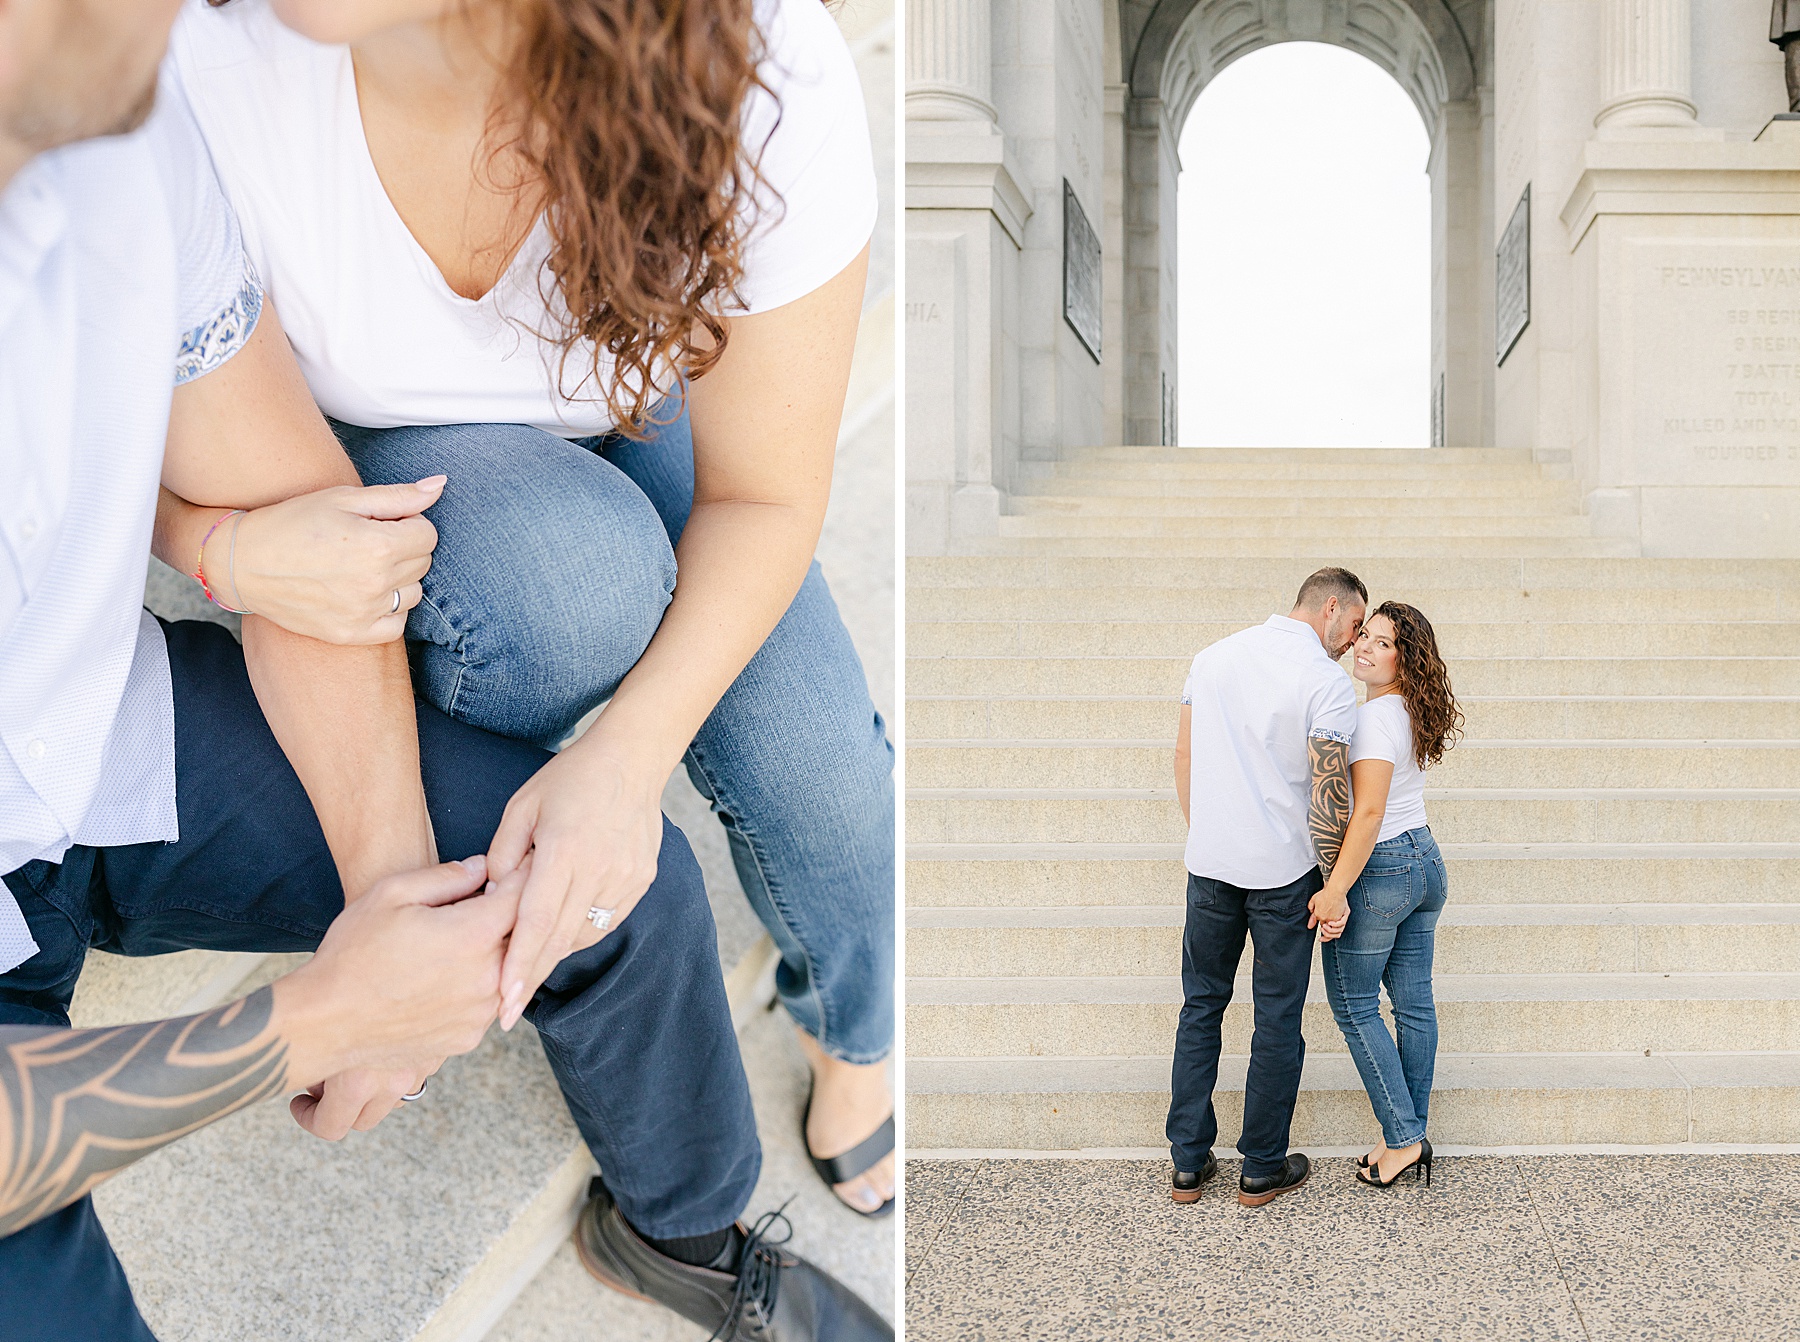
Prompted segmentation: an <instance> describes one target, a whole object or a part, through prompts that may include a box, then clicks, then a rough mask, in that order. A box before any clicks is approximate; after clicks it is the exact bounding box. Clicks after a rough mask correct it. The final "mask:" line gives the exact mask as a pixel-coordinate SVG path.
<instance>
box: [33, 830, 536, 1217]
mask: <svg viewBox="0 0 1800 1342" xmlns="http://www.w3.org/2000/svg"><path fill="white" fill-rule="evenodd" d="M486 880H487V863H486V861H485V860H484V859H482V858H480V857H474V858H470V859H468V860H466V861H463V862H448V863H445V864H444V865H442V866H437V867H427V868H425V869H424V870H422V871H415V872H408V873H407V874H405V875H403V876H396V877H393V878H390V879H388V880H385V881H383V882H381V883H380V884H379V885H378V886H377V887H376V888H375V889H374V890H373V891H371V892H370V893H369V895H368V896H367V897H366V898H363V899H359V900H357V901H356V903H355V905H354V906H353V907H352V908H350V909H347V910H346V911H345V912H344V913H342V914H339V915H338V917H337V919H336V920H335V921H334V922H333V923H332V925H331V926H330V927H329V928H328V929H327V930H326V933H325V937H324V940H323V941H322V942H321V944H320V946H319V952H318V954H317V955H315V956H314V957H313V958H312V959H311V960H309V961H308V962H307V963H306V964H304V965H302V966H301V967H300V968H299V969H296V970H295V971H293V972H292V973H291V974H289V975H287V976H286V977H285V978H282V979H280V980H278V981H277V982H276V983H274V984H272V985H271V986H270V987H267V988H263V989H260V990H258V991H257V992H254V993H252V994H250V996H248V997H246V998H243V999H242V1000H241V1001H237V1002H233V1003H231V1004H230V1005H229V1006H222V1007H219V1008H217V1009H216V1010H213V1011H206V1012H202V1013H201V1014H199V1015H197V1016H184V1017H181V1018H179V1019H176V1020H159V1021H149V1022H145V1023H142V1024H137V1025H115V1026H107V1027H104V1028H101V1029H87V1030H65V1029H55V1028H50V1027H45V1026H16V1025H9V1026H0V1238H3V1237H5V1236H7V1235H10V1234H12V1233H13V1232H14V1231H15V1230H19V1229H21V1228H23V1227H24V1226H27V1225H29V1224H31V1223H32V1222H33V1221H35V1220H38V1219H39V1218H41V1217H44V1216H48V1215H50V1213H52V1212H54V1211H57V1210H58V1209H60V1208H62V1207H66V1206H68V1205H69V1204H70V1203H71V1202H74V1201H75V1200H76V1199H78V1198H80V1197H83V1196H85V1195H86V1194H87V1193H88V1192H89V1190H91V1189H92V1188H93V1187H94V1186H95V1185H96V1184H99V1183H101V1182H102V1181H103V1180H106V1179H108V1178H110V1177H111V1176H113V1175H114V1174H117V1173H118V1172H119V1171H120V1170H122V1169H124V1168H125V1167H126V1166H128V1165H130V1164H132V1163H133V1162H135V1161H138V1160H141V1159H143V1158H144V1157H145V1156H147V1155H149V1154H150V1153H151V1152H153V1151H156V1150H159V1149H161V1148H162V1147H164V1146H167V1145H168V1144H169V1143H170V1142H173V1141H177V1140H179V1139H180V1138H182V1137H185V1136H187V1135H188V1134H189V1133H191V1132H196V1131H198V1130H199V1129H201V1128H203V1127H205V1126H206V1125H207V1124H209V1123H213V1122H216V1121H217V1120H219V1119H221V1118H224V1117H225V1116H226V1115H228V1114H232V1113H236V1112H237V1111H238V1110H239V1109H242V1108H245V1107H246V1106H248V1105H252V1104H255V1103H256V1102H257V1101H258V1100H261V1099H264V1098H265V1097H267V1096H270V1095H274V1094H277V1093H279V1092H281V1091H283V1090H299V1089H304V1088H306V1087H308V1086H312V1085H315V1084H317V1083H318V1082H320V1081H323V1080H325V1079H326V1078H327V1077H330V1076H332V1075H334V1074H336V1073H338V1072H340V1071H342V1070H343V1069H345V1068H347V1067H352V1066H391V1065H393V1064H394V1063H395V1062H396V1061H397V1060H398V1059H400V1058H402V1057H406V1056H410V1055H411V1054H412V1053H413V1052H416V1051H424V1052H426V1053H430V1054H433V1055H435V1056H443V1055H446V1054H453V1053H466V1052H468V1051H469V1050H470V1049H472V1048H474V1047H475V1046H476V1045H477V1044H478V1043H480V1042H481V1037H482V1035H483V1034H485V1033H486V1031H487V1027H488V1025H489V1024H490V1023H492V1021H493V1019H494V1014H495V1012H496V1011H497V1010H498V1009H499V1005H500V955H501V952H502V950H503V948H504V946H505V937H506V934H507V932H508V930H509V929H510V928H511V927H512V921H513V918H514V916H515V914H516V913H517V910H518V900H519V890H520V888H521V887H522V886H523V885H524V877H523V876H522V875H515V876H514V877H512V878H511V879H510V880H508V881H503V882H501V883H500V884H499V885H498V886H497V887H496V888H494V889H492V890H489V891H486V892H485V893H478V892H481V891H482V888H483V885H484V884H485V882H486ZM310 1102H311V1101H310V1099H309V1097H305V1096H303V1097H301V1098H300V1100H297V1101H296V1103H310ZM333 1135H336V1136H342V1135H343V1133H342V1131H337V1132H335V1133H334V1134H333Z"/></svg>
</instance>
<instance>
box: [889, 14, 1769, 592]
mask: <svg viewBox="0 0 1800 1342" xmlns="http://www.w3.org/2000/svg"><path fill="white" fill-rule="evenodd" d="M907 25H908V30H907V31H908V40H907V69H906V76H907V90H906V109H907V119H906V154H907V170H906V171H907V176H906V190H907V199H906V206H907V225H906V226H907V266H908V271H907V292H906V295H905V302H906V318H907V321H906V330H907V369H908V373H907V384H908V387H907V425H908V431H907V440H908V441H907V462H908V469H907V474H908V484H907V502H908V514H907V536H908V546H909V548H910V549H911V550H913V551H914V552H916V553H944V552H953V551H955V550H957V549H958V548H963V547H964V543H965V542H966V541H968V540H969V539H970V538H975V537H980V536H983V535H988V534H991V533H993V531H994V530H995V529H996V525H997V519H998V517H999V516H1000V515H1001V514H1002V513H1003V512H1004V511H1005V510H1006V508H1007V496H1008V492H1009V490H1010V489H1012V488H1013V487H1014V486H1015V485H1016V483H1017V482H1018V481H1019V480H1021V479H1022V478H1025V477H1027V476H1030V475H1031V474H1032V473H1033V472H1034V471H1035V470H1040V469H1041V467H1040V466H1038V465H1036V464H1037V463H1044V462H1048V461H1053V460H1056V459H1058V458H1059V457H1061V456H1062V455H1064V454H1065V453H1066V452H1067V451H1069V450H1071V449H1074V448H1077V447H1083V446H1092V445H1105V444H1136V445H1148V444H1158V443H1175V442H1177V441H1178V440H1179V435H1178V427H1179V417H1180V416H1179V411H1180V407H1179V406H1178V405H1177V404H1176V403H1175V387H1176V385H1177V378H1176V372H1175V370H1176V358H1177V353H1178V331H1177V328H1176V307H1175V294H1176V286H1175V272H1176V255H1175V237H1176V230H1175V200H1176V181H1177V178H1178V175H1179V173H1180V170H1181V165H1180V161H1179V158H1178V155H1177V152H1176V147H1177V144H1178V143H1179V140H1180V135H1181V129H1182V125H1183V123H1184V121H1185V119H1186V117H1187V114H1188V112H1189V110H1190V109H1191V108H1192V106H1193V104H1194V101H1195V99H1196V98H1197V97H1198V96H1199V94H1200V93H1201V91H1202V90H1204V88H1205V87H1206V85H1207V83H1208V82H1209V81H1210V80H1211V79H1212V78H1213V77H1214V76H1215V75H1217V74H1218V73H1219V72H1220V71H1221V70H1223V69H1224V68H1225V67H1226V66H1228V65H1229V64H1230V63H1231V62H1232V61H1234V60H1236V59H1238V58H1239V57H1241V56H1243V55H1245V54H1247V53H1249V52H1251V51H1255V50H1258V49H1259V48H1262V47H1265V46H1270V45H1273V44H1276V43H1280V42H1288V41H1315V42H1328V43H1333V44H1336V45H1339V46H1343V47H1347V48H1349V49H1351V50H1353V51H1356V52H1359V53H1360V54H1362V55H1364V56H1366V57H1368V58H1369V59H1370V60H1372V61H1374V62H1375V63H1376V64H1377V65H1379V66H1380V67H1381V68H1382V69H1384V70H1386V71H1387V72H1388V73H1389V74H1390V75H1392V76H1393V77H1394V79H1395V80H1397V81H1398V82H1399V83H1400V85H1401V86H1402V87H1403V88H1404V89H1405V90H1406V92H1407V94H1408V95H1409V96H1410V97H1411V99H1412V101H1413V104H1414V105H1415V106H1416V107H1417V108H1418V110H1419V115H1420V117H1421V118H1422V119H1423V121H1424V124H1425V126H1426V128H1427V129H1428V131H1429V133H1430V137H1431V153H1430V160H1429V164H1428V170H1429V173H1430V178H1431V200H1432V232H1431V237H1432V244H1431V245H1432V289H1431V304H1432V311H1431V330H1432V345H1431V383H1430V386H1429V387H1427V388H1421V390H1420V394H1421V395H1426V396H1429V397H1430V398H1431V402H1432V412H1433V413H1432V424H1433V436H1434V439H1435V444H1434V445H1444V446H1451V447H1486V446H1497V447H1512V448H1528V449H1530V450H1532V451H1533V452H1534V453H1535V454H1536V455H1537V456H1538V458H1539V459H1540V460H1541V461H1544V462H1546V463H1567V469H1568V470H1569V471H1571V472H1572V473H1573V474H1574V476H1575V478H1576V479H1578V480H1579V481H1580V483H1581V485H1582V489H1583V497H1584V499H1585V501H1586V502H1585V506H1586V509H1587V512H1588V514H1589V516H1590V517H1591V519H1592V522H1593V527H1594V530H1595V532H1596V534H1598V535H1600V536H1604V537H1610V538H1616V539H1622V540H1627V541H1630V542H1633V543H1634V544H1635V545H1636V546H1638V547H1639V548H1640V550H1641V552H1642V553H1643V554H1646V555H1661V556H1733V555H1745V556H1751V555H1760V556H1784V557H1796V556H1800V120H1795V119H1783V118H1782V116H1781V115H1780V114H1783V113H1784V112H1785V109H1786V107H1787V105H1788V99H1787V94H1786V90H1785V87H1784V83H1783V59H1782V54H1781V53H1780V52H1779V51H1778V50H1777V49H1776V48H1775V47H1774V46H1773V45H1771V44H1770V42H1769V40H1768V33H1769V3H1768V0H908V3H907ZM1081 219H1085V220H1086V221H1087V223H1088V225H1089V227H1090V228H1091V232H1092V235H1093V237H1095V238H1097V240H1098V256H1097V257H1094V256H1093V255H1092V254H1091V249H1090V250H1087V251H1083V252H1082V254H1080V255H1074V254H1072V252H1071V242H1070V239H1071V238H1075V239H1078V240H1079V239H1081V238H1083V237H1085V236H1086V235H1085V234H1083V233H1082V230H1081V228H1080V220H1081ZM1084 304H1085V305H1091V306H1093V307H1096V308H1097V309H1098V322H1097V330H1091V329H1090V330H1088V331H1086V332H1085V334H1084V332H1083V331H1082V330H1080V329H1078V327H1079V326H1081V325H1082V324H1083V323H1082V321H1081V319H1080V317H1079V311H1078V310H1079V309H1080V308H1082V307H1083V305H1084ZM1065 310H1076V319H1075V320H1073V321H1072V320H1070V319H1067V318H1066V317H1065ZM1089 325H1094V323H1089ZM1096 345H1097V348H1095V346H1096ZM1291 371H1292V373H1293V375H1294V377H1295V378H1296V379H1297V380H1301V381H1303V380H1304V378H1305V370H1304V369H1303V368H1296V369H1293V370H1291ZM1296 446H1302V445H1301V444H1296ZM1422 446H1423V445H1422Z"/></svg>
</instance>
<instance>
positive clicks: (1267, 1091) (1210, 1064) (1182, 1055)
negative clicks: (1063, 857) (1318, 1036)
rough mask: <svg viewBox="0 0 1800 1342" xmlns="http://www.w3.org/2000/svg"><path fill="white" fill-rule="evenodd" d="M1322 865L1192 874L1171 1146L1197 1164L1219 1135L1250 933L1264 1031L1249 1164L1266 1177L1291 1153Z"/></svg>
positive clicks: (1249, 1096)
mask: <svg viewBox="0 0 1800 1342" xmlns="http://www.w3.org/2000/svg"><path fill="white" fill-rule="evenodd" d="M1324 883H1325V882H1324V878H1323V877H1322V876H1320V875H1319V869H1318V868H1317V867H1313V868H1311V869H1310V870H1308V871H1307V873H1306V875H1304V876H1302V877H1301V878H1300V879H1299V880H1297V881H1295V882H1294V883H1293V884H1291V885H1284V886H1281V887H1279V888H1278V889H1274V890H1245V889H1241V888H1239V887H1238V886H1235V885H1227V884H1225V882H1223V881H1214V880H1209V879H1207V878H1206V877H1204V876H1195V875H1194V874H1193V873H1191V872H1190V873H1189V874H1188V889H1187V930H1186V932H1185V933H1184V934H1183V936H1182V941H1181V987H1182V993H1183V1001H1182V1004H1181V1023H1180V1025H1179V1026H1177V1028H1176V1032H1175V1068H1174V1074H1173V1076H1172V1077H1171V1079H1170V1088H1171V1091H1172V1098H1171V1100H1170V1103H1169V1126H1168V1137H1169V1154H1170V1155H1171V1156H1172V1157H1173V1158H1174V1161H1175V1168H1176V1169H1178V1170H1187V1171H1189V1172H1192V1171H1195V1170H1198V1169H1199V1168H1200V1167H1201V1166H1202V1165H1203V1164H1205V1163H1206V1153H1207V1152H1208V1151H1210V1150H1212V1145H1213V1142H1214V1141H1215V1140H1217V1138H1218V1136H1219V1120H1218V1116H1217V1115H1216V1114H1215V1113H1214V1112H1213V1098H1212V1097H1213V1086H1214V1084H1215V1083H1216V1082H1217V1081H1218V1078H1219V1038H1220V1027H1221V1026H1222V1025H1223V1023H1224V1020H1225V1008H1226V1007H1227V1006H1229V1005H1230V1004H1231V990H1232V983H1233V980H1234V979H1235V978H1236V977H1237V969H1238V962H1239V961H1240V960H1241V959H1242V958H1243V954H1244V934H1245V933H1246V932H1248V933H1249V935H1250V940H1251V943H1252V944H1253V945H1254V947H1255V949H1256V961H1255V965H1256V967H1255V969H1254V970H1253V971H1252V974H1251V980H1250V984H1251V990H1252V992H1253V994H1254V997H1255V1002H1256V1031H1255V1033H1254V1034H1253V1035H1252V1036H1251V1039H1250V1076H1249V1080H1248V1081H1247V1082H1246V1083H1245V1086H1244V1127H1243V1133H1242V1135H1241V1136H1240V1137H1239V1138H1238V1152H1239V1153H1240V1154H1241V1155H1242V1156H1243V1157H1244V1173H1245V1174H1246V1175H1247V1176H1249V1177H1250V1178H1253V1179H1254V1178H1264V1177H1266V1176H1268V1175H1271V1174H1275V1173H1277V1172H1278V1171H1279V1170H1280V1169H1281V1165H1282V1162H1283V1161H1284V1160H1286V1159H1287V1151H1288V1133H1289V1130H1290V1128H1291V1127H1292V1126H1293V1121H1294V1101H1295V1100H1296V1099H1298V1098H1299V1095H1300V1065H1301V1063H1302V1062H1303V1061H1304V1060H1305V1058H1306V1040H1304V1039H1303V1038H1301V1036H1300V1013H1301V1011H1302V1010H1303V1009H1304V1008H1305V1006H1306V980H1307V978H1308V976H1309V975H1310V974H1311V972H1312V948H1313V929H1311V928H1309V927H1308V926H1307V925H1306V920H1307V917H1308V910H1307V907H1306V905H1307V901H1308V900H1310V899H1311V898H1312V897H1313V896H1314V895H1315V894H1317V893H1318V892H1319V889H1320V888H1321V887H1322V886H1323V885H1324Z"/></svg>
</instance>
